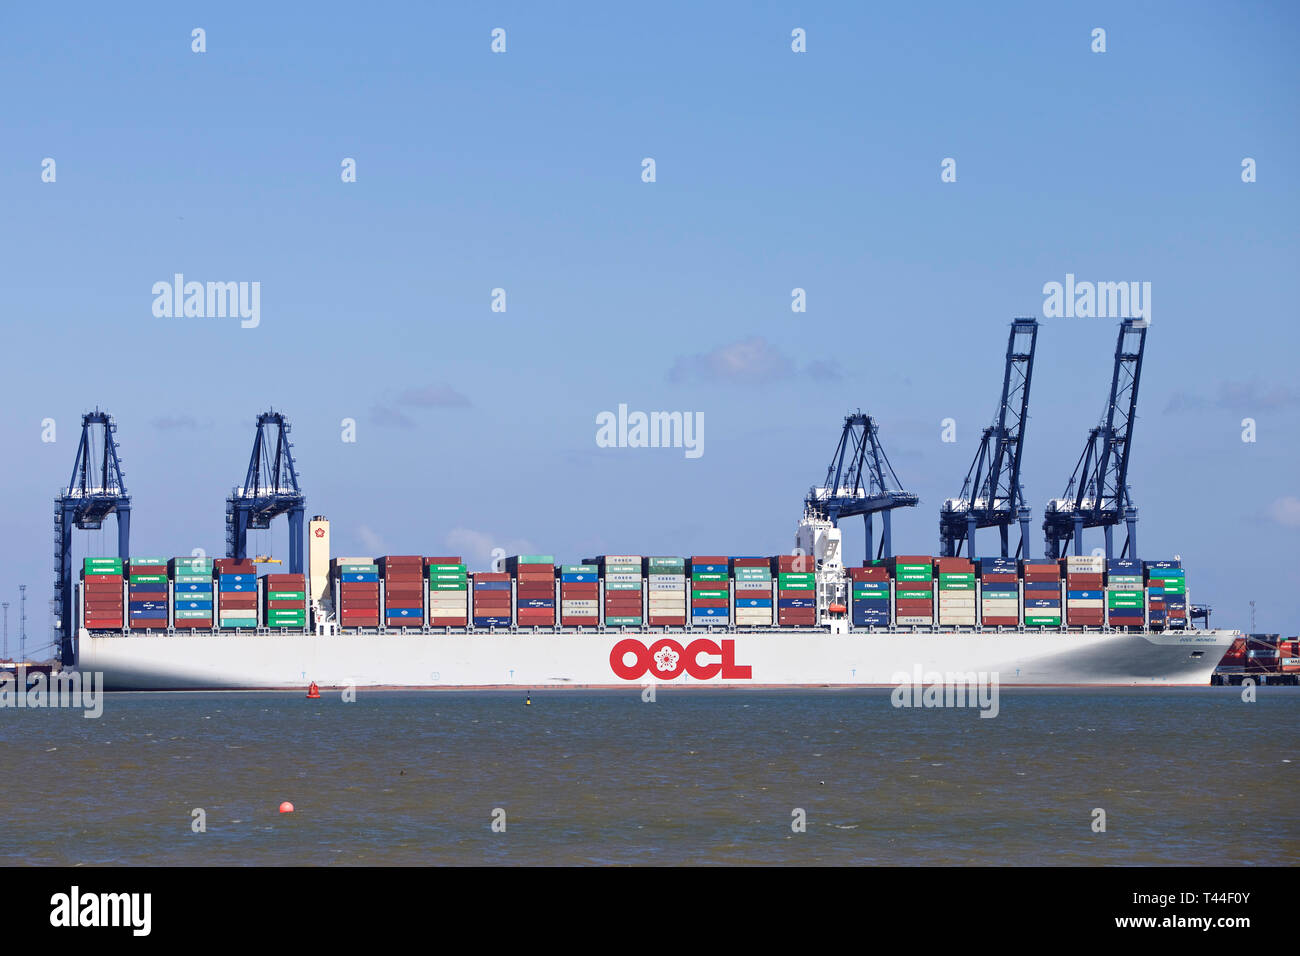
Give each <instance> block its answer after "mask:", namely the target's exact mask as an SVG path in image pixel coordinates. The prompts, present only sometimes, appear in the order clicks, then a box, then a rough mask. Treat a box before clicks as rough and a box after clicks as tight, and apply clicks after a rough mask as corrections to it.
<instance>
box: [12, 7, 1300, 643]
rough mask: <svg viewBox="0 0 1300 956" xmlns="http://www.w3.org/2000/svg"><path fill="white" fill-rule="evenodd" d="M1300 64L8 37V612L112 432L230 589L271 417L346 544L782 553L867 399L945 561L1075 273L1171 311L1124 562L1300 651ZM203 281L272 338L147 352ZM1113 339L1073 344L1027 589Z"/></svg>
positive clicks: (1212, 17) (871, 36) (1051, 39)
mask: <svg viewBox="0 0 1300 956" xmlns="http://www.w3.org/2000/svg"><path fill="white" fill-rule="evenodd" d="M195 27H202V28H204V29H205V30H206V40H207V52H205V53H202V54H196V53H193V52H192V51H191V30H192V29H193V28H195ZM495 27H502V28H504V29H505V30H506V31H507V33H506V36H507V52H506V53H505V54H493V53H492V52H491V51H490V49H489V45H490V40H491V38H490V32H491V30H492V29H493V28H495ZM795 27H801V28H803V29H804V30H806V31H807V47H808V51H807V52H806V53H804V54H795V53H793V52H792V51H791V49H790V33H791V30H792V29H794V28H795ZM1095 27H1102V28H1104V29H1105V30H1106V31H1107V51H1106V52H1105V53H1101V54H1099V53H1093V52H1091V49H1090V44H1091V31H1092V30H1093V28H1095ZM1298 27H1300V16H1298V15H1297V13H1296V8H1295V7H1294V6H1293V5H1290V4H1284V3H1279V4H1263V3H1251V4H1242V5H1234V6H1232V7H1228V6H1226V5H1216V4H1208V3H1206V4H1144V5H1142V6H1141V7H1140V8H1136V9H1134V8H1131V6H1130V5H1128V4H1087V5H1082V4H1080V5H1068V4H1030V3H1026V4H1003V5H997V6H996V7H995V8H992V9H988V8H985V7H975V6H965V5H963V6H960V7H956V6H954V7H945V6H944V5H938V6H935V5H926V6H924V7H917V8H914V9H892V8H874V7H873V8H868V6H867V5H859V4H847V3H843V4H817V5H797V4H789V5H787V4H725V5H721V4H711V5H707V6H706V7H704V8H700V7H699V6H698V5H693V4H656V5H654V7H653V8H646V7H640V6H638V7H627V8H626V9H623V10H614V9H610V8H608V7H607V6H606V5H598V4H589V5H565V6H563V7H553V8H549V9H538V8H537V5H531V4H519V5H501V4H486V5H465V6H464V7H462V8H460V9H446V8H443V7H438V8H434V7H432V6H426V5H415V4H412V5H398V4H382V3H381V4H370V5H365V6H362V7H356V6H354V5H351V4H348V5H341V4H329V3H326V4H320V5H317V6H316V7H315V8H314V9H313V10H311V11H310V12H303V11H293V12H289V11H276V10H272V11H268V10H265V9H263V8H262V7H261V6H260V5H254V4H191V5H186V6H185V7H184V8H180V7H176V6H175V5H171V4H161V3H156V4H134V5H130V6H129V7H127V8H118V7H115V8H112V9H110V8H104V7H99V6H91V5H87V7H86V8H85V9H84V10H82V11H80V12H79V13H78V14H77V16H75V17H64V16H56V15H55V14H53V13H51V12H49V11H47V10H43V9H41V8H39V7H32V6H31V5H26V6H20V5H6V6H5V7H4V8H3V10H0V80H3V82H4V88H5V89H7V90H9V91H11V95H10V96H8V97H6V101H5V103H4V105H3V107H0V190H2V192H3V197H4V206H3V208H4V218H5V228H4V229H3V230H0V263H3V265H0V269H3V273H2V275H3V284H2V286H0V287H2V288H3V289H4V296H5V303H4V304H5V320H4V322H5V333H4V339H5V343H6V346H7V348H6V358H7V361H6V363H5V369H4V379H3V381H4V384H3V390H4V402H3V406H0V440H3V442H4V447H5V448H6V449H8V451H9V455H8V456H7V460H8V465H9V467H7V468H6V469H5V470H4V473H3V476H2V477H0V490H2V491H3V497H2V499H0V500H3V502H4V508H3V512H2V513H0V540H2V541H3V546H2V547H0V592H3V594H4V595H6V596H8V597H7V599H9V600H10V601H11V602H13V603H15V605H16V601H17V586H18V584H19V583H23V582H25V583H28V584H29V585H30V590H29V593H30V594H31V595H32V596H33V599H34V600H33V602H32V603H31V605H30V616H31V618H32V622H33V623H32V626H31V627H30V628H29V630H30V631H31V633H33V634H43V630H44V629H43V627H42V624H43V615H42V614H41V613H40V612H41V611H43V610H44V608H43V605H42V602H43V601H44V599H45V598H46V597H47V596H48V594H49V591H50V588H51V580H52V575H51V572H50V563H51V544H50V538H51V509H52V499H53V496H54V494H55V492H56V490H57V488H58V487H59V485H60V484H61V483H64V482H66V481H67V478H68V473H69V471H70V470H71V466H72V460H73V455H74V450H75V441H76V437H77V431H78V428H79V415H80V414H81V413H82V412H83V411H85V410H87V409H89V408H91V407H94V406H95V405H97V404H98V405H99V406H101V407H104V408H107V409H108V410H110V411H111V412H112V413H113V414H114V415H115V416H116V418H117V421H118V423H119V432H118V438H119V440H120V443H121V447H122V453H123V457H124V460H125V465H126V470H127V481H128V485H129V487H130V490H131V493H132V495H133V499H134V516H133V532H134V534H133V549H132V550H134V551H135V552H137V553H151V554H153V553H163V554H183V553H188V552H189V551H190V549H191V548H194V547H203V548H205V549H206V550H207V551H208V552H209V553H214V554H218V553H221V551H222V548H223V544H224V540H223V533H224V528H223V509H224V498H225V495H226V494H227V492H228V491H229V488H230V486H231V485H233V484H235V483H236V482H237V481H239V480H240V479H241V477H242V475H243V471H244V469H245V467H246V463H247V456H248V449H249V446H250V443H251V440H252V422H253V419H254V417H255V415H256V414H257V413H258V412H259V411H261V410H264V409H265V408H267V407H269V406H272V405H273V406H274V407H275V408H277V409H282V410H284V411H285V412H286V413H287V414H288V415H289V416H290V418H291V419H292V421H293V423H294V430H293V436H292V437H293V439H294V441H295V443H296V445H295V452H296V455H297V458H298V463H299V470H300V472H301V475H302V482H303V486H304V489H305V490H306V493H307V496H308V514H309V515H310V514H315V513H324V514H326V515H328V516H329V517H330V518H331V519H332V521H333V523H334V540H335V551H336V553H342V554H347V553H354V554H367V553H372V554H380V553H412V552H423V553H426V554H431V553H441V552H447V551H454V552H459V553H465V554H467V555H468V556H470V557H471V560H472V561H478V560H479V559H480V558H479V556H480V555H481V554H482V553H484V552H485V550H486V549H488V548H490V547H493V546H499V547H504V548H505V549H507V550H508V551H514V550H516V549H529V550H536V551H544V552H547V553H554V554H556V555H557V556H558V557H559V558H560V559H561V560H565V561H568V560H574V559H577V558H580V557H584V556H588V555H591V554H595V553H601V552H611V553H623V552H638V553H664V554H691V553H733V554H745V553H774V552H777V551H785V550H788V548H789V547H790V546H791V544H792V543H793V541H792V538H793V530H794V525H795V522H796V521H797V519H798V516H799V512H800V505H801V501H802V497H803V495H804V493H805V492H806V490H807V488H808V486H809V485H811V484H813V483H814V482H818V481H820V480H821V478H822V476H823V475H824V472H825V469H826V466H827V464H828V463H829V460H830V457H831V453H832V451H833V448H834V445H835V442H836V440H837V438H838V433H839V428H840V423H841V421H842V416H843V415H844V414H845V413H846V412H849V411H853V410H856V409H857V408H862V409H863V410H864V411H868V412H869V413H870V414H872V415H874V416H876V417H877V418H878V419H879V420H880V422H881V424H882V429H883V431H882V438H883V441H884V444H885V447H886V449H887V450H888V452H889V454H890V455H891V457H892V459H893V462H894V466H895V468H896V470H897V472H898V474H899V476H900V478H902V480H903V481H904V482H905V483H906V485H907V486H908V487H909V488H910V489H911V490H913V491H915V492H916V493H917V494H919V495H920V496H921V499H922V500H921V504H920V506H919V507H917V508H916V509H914V510H913V511H911V512H909V513H900V514H899V515H898V516H897V520H896V521H895V542H896V547H897V549H899V550H902V551H905V552H913V553H933V552H935V551H936V550H937V548H938V543H937V512H938V508H939V505H940V503H941V502H942V500H943V498H945V497H947V496H950V495H953V494H955V493H956V492H957V491H958V490H959V488H960V484H961V479H962V477H963V476H964V475H965V472H966V469H967V467H968V465H969V462H970V459H971V457H972V455H973V454H974V450H975V442H976V441H977V439H978V437H979V432H980V429H981V428H982V427H983V426H984V425H985V424H987V422H988V420H989V419H990V418H991V416H992V413H993V410H994V404H995V401H996V397H997V390H998V388H999V386H1000V377H1001V361H1002V350H1003V347H1004V343H1005V338H1006V331H1007V323H1008V322H1009V321H1010V320H1011V318H1012V317H1013V316H1016V315H1038V316H1040V318H1041V315H1042V305H1043V294H1042V287H1043V285H1044V283H1046V282H1050V281H1062V280H1063V279H1064V277H1065V274H1066V273H1074V274H1075V275H1076V276H1078V277H1079V278H1080V279H1091V280H1094V281H1121V280H1123V281H1129V280H1136V281H1149V282H1150V283H1151V284H1152V289H1153V292H1152V328H1151V332H1150V335H1149V338H1148V347H1147V353H1148V355H1147V363H1146V368H1145V372H1144V377H1143V383H1142V394H1141V400H1140V406H1139V416H1140V417H1139V421H1138V424H1137V428H1136V434H1135V448H1134V453H1133V462H1132V469H1131V473H1130V479H1131V485H1132V489H1133V494H1134V498H1135V500H1136V502H1137V504H1138V506H1139V508H1140V514H1141V521H1140V543H1141V546H1142V549H1141V550H1142V556H1143V557H1148V558H1154V557H1167V556H1170V555H1173V554H1180V555H1181V556H1182V557H1183V559H1184V561H1185V562H1186V566H1187V568H1188V577H1189V590H1190V592H1191V595H1192V597H1193V599H1194V600H1196V601H1202V602H1209V603H1211V604H1213V605H1214V606H1215V607H1216V615H1215V621H1216V623H1222V624H1225V625H1232V626H1241V627H1245V626H1246V625H1247V624H1248V623H1249V621H1248V616H1247V615H1248V602H1249V601H1250V600H1252V599H1254V600H1256V601H1257V602H1258V607H1259V611H1258V614H1259V617H1258V627H1259V629H1260V630H1270V631H1286V632H1288V633H1294V632H1295V631H1296V630H1297V616H1298V612H1300V597H1297V595H1300V562H1298V561H1297V559H1296V558H1295V551H1296V544H1297V538H1298V536H1300V481H1298V480H1297V478H1296V475H1297V474H1298V473H1300V452H1298V450H1297V434H1300V386H1298V385H1297V383H1296V376H1295V373H1294V368H1295V362H1296V352H1297V349H1296V346H1297V344H1300V334H1298V333H1297V320H1298V319H1300V315H1297V305H1296V302H1297V298H1296V294H1295V288H1294V281H1295V275H1296V271H1297V270H1296V264H1297V259H1298V256H1297V252H1298V251H1300V250H1298V249H1297V245H1298V243H1297V238H1296V229H1295V223H1296V222H1297V219H1298V218H1300V217H1298V215H1297V213H1300V202H1298V201H1297V199H1298V196H1297V185H1296V181H1295V177H1294V175H1293V171H1292V169H1291V167H1292V166H1293V165H1294V159H1295V157H1296V156H1297V155H1300V142H1298V141H1297V140H1298V137H1297V132H1298V131H1297V117H1300V103H1297V90H1300V83H1298V82H1297V80H1300V76H1298V75H1297V73H1298V72H1300V70H1298V68H1297V58H1296V57H1295V55H1294V52H1295V50H1296V47H1297V30H1298ZM46 157H50V158H53V159H54V160H55V162H56V164H57V165H56V170H57V179H56V181H55V182H54V183H45V182H42V181H41V162H42V160H43V159H44V158H46ZM344 157H352V158H354V159H355V160H356V163H357V182H355V183H343V182H341V180H340V163H341V161H342V160H343V158H344ZM644 157H653V158H654V159H655V161H656V173H657V181H656V182H654V183H644V182H642V181H641V161H642V159H643V158H644ZM945 157H952V158H954V159H955V160H956V161H957V182H955V183H941V182H940V176H939V174H940V163H941V161H942V160H943V159H944V158H945ZM1244 157H1252V158H1254V159H1255V160H1256V162H1257V168H1258V181H1257V182H1255V183H1251V184H1245V183H1243V182H1242V181H1241V175H1240V173H1241V162H1242V159H1243V158H1244ZM177 272H180V273H184V274H185V276H186V277H187V279H193V280H199V281H209V280H210V281H257V282H260V283H261V324H260V325H259V326H258V327H257V328H255V329H241V328H240V326H239V322H238V320H234V319H228V318H226V319H221V318H203V319H200V318H156V317H154V315H153V314H152V308H151V307H152V303H153V296H152V293H151V288H152V286H153V284H154V283H155V282H158V281H160V280H161V281H169V280H170V279H171V277H172V275H173V274H174V273H177ZM795 287H800V288H803V289H805V290H806V291H807V302H808V309H807V312H806V313H802V314H796V313H793V312H792V311H791V309H790V296H791V290H792V289H793V288H795ZM494 288H504V289H505V290H506V296H507V311H506V312H504V313H499V312H492V311H491V309H490V304H491V290H492V289H494ZM1115 331H1116V330H1115V323H1114V322H1113V321H1111V320H1110V319H1044V320H1043V328H1042V330H1041V332H1040V337H1039V356H1038V363H1037V367H1036V371H1035V381H1034V393H1033V402H1032V407H1031V418H1030V422H1029V426H1028V435H1027V439H1026V451H1025V465H1024V474H1023V483H1024V485H1025V489H1026V492H1027V495H1028V498H1029V501H1030V504H1031V505H1032V506H1033V509H1034V528H1035V535H1034V540H1033V542H1032V548H1033V552H1034V554H1036V555H1041V554H1042V547H1043V545H1042V540H1041V533H1040V532H1039V531H1038V526H1039V523H1040V522H1041V514H1042V505H1043V503H1044V502H1045V501H1046V499H1047V498H1048V497H1051V496H1054V495H1057V494H1059V493H1061V491H1062V490H1063V489H1064V485H1065V482H1066V480H1067V478H1068V477H1069V474H1070V472H1071V470H1072V469H1073V467H1074V463H1075V461H1076V459H1077V457H1078V455H1079V452H1080V451H1081V449H1082V443H1083V440H1084V437H1085V435H1086V433H1087V430H1088V428H1089V427H1091V426H1092V425H1093V424H1095V423H1096V421H1097V419H1098V417H1099V415H1100V414H1101V411H1102V406H1103V402H1104V398H1105V391H1106V388H1107V385H1108V383H1109V375H1110V361H1111V352H1112V350H1113V346H1114V339H1115ZM619 403H627V404H628V405H629V406H630V407H631V408H632V409H642V410H647V411H651V410H681V411H690V412H702V413H703V414H704V418H705V423H706V424H705V446H704V448H705V452H704V454H703V456H702V457H700V458H698V459H688V458H686V456H685V455H684V454H683V452H682V450H680V449H609V448H599V447H597V445H596V443H595V433H596V426H595V417H596V415H597V414H598V413H600V412H601V411H605V410H615V409H617V407H618V405H619ZM946 417H952V418H955V419H956V421H957V423H958V430H957V437H958V441H957V442H956V443H955V444H944V443H942V442H941V441H940V430H941V427H940V422H941V420H942V419H944V418H946ZM1246 417H1251V418H1254V419H1255V421H1256V423H1257V426H1256V427H1257V441H1255V442H1253V443H1245V442H1243V441H1242V440H1241V432H1242V428H1241V420H1242V419H1243V418H1246ZM45 418H53V419H55V421H56V423H57V428H58V431H57V440H56V441H55V442H53V443H43V442H41V440H40V439H41V421H42V419H45ZM345 418H353V419H355V420H356V422H357V439H358V440H357V441H356V442H355V443H345V442H343V441H341V438H340V436H341V425H340V423H341V421H342V420H343V419H345ZM285 534H286V531H285V528H284V527H283V522H281V523H280V525H279V526H278V527H277V528H276V529H275V530H274V531H273V532H271V533H270V534H269V535H266V536H264V537H263V538H262V539H261V540H260V541H256V542H255V546H256V547H258V548H259V549H265V550H271V551H274V552H275V553H277V554H282V553H284V552H285V551H286V550H287V549H286V547H285ZM846 537H847V539H848V550H849V556H850V558H852V559H853V560H855V561H856V560H860V558H861V555H862V540H861V529H860V524H859V523H858V522H854V523H852V524H851V525H850V526H849V527H848V528H847V530H846ZM1099 540H1100V539H1099V537H1095V538H1092V539H1090V541H1089V543H1090V544H1092V543H1094V542H1099ZM113 543H114V536H113V532H112V530H111V528H110V530H109V531H108V532H107V533H105V534H104V535H102V536H100V535H83V536H80V537H79V538H78V540H77V545H76V547H77V555H78V558H79V557H80V556H81V554H83V553H107V552H109V551H111V550H112V547H113ZM989 546H990V545H987V544H986V547H989ZM15 620H16V607H15V608H11V612H10V621H11V635H12V634H13V633H15V632H16V625H15V623H14V622H15ZM11 643H12V641H11Z"/></svg>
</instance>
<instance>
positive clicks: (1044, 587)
mask: <svg viewBox="0 0 1300 956" xmlns="http://www.w3.org/2000/svg"><path fill="white" fill-rule="evenodd" d="M1023 568H1024V586H1025V624H1026V625H1028V626H1029V627H1060V626H1061V565H1060V563H1059V562H1057V561H1026V562H1025V563H1024V565H1023Z"/></svg>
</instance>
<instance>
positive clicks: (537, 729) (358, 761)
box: [0, 688, 1300, 865]
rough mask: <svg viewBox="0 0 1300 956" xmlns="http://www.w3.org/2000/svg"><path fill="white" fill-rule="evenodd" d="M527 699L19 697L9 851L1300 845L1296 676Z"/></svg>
mask: <svg viewBox="0 0 1300 956" xmlns="http://www.w3.org/2000/svg"><path fill="white" fill-rule="evenodd" d="M532 701H533V703H532V706H525V705H524V695H523V694H522V693H504V692H503V693H455V692H370V693H367V692H365V691H364V690H363V691H361V692H360V694H359V697H358V700H357V701H356V702H355V703H343V702H342V701H341V700H340V696H339V694H337V693H328V694H326V695H325V697H324V699H322V700H319V701H308V700H305V699H304V698H303V697H302V695H301V694H296V693H294V694H289V693H206V694H117V695H110V696H109V697H108V699H107V702H106V706H105V710H104V714H103V717H102V718H101V719H99V720H86V719H84V718H83V717H82V716H81V714H80V712H67V711H17V710H0V754H3V759H4V767H5V771H6V772H5V779H4V783H3V786H0V862H4V863H7V864H185V865H207V864H217V865H235V864H258V865H267V864H327V863H343V864H430V863H455V864H474V863H488V864H557V863H558V864H573V863H602V864H603V863H662V864H678V863H767V864H771V863H787V864H817V863H829V864H850V863H858V864H860V863H887V864H965V863H979V864H991V863H992V864H1046V863H1064V864H1099V863H1103V864H1172V863H1181V864H1204V863H1217V864H1264V863H1268V864H1294V863H1296V862H1300V796H1298V794H1300V787H1298V786H1297V784H1298V783H1300V779H1298V778H1297V774H1298V773H1300V753H1298V752H1297V751H1298V750H1300V748H1298V747H1297V745H1296V739H1297V735H1296V732H1295V727H1296V725H1297V718H1300V693H1297V692H1296V691H1294V690H1291V689H1284V688H1262V689H1261V690H1260V691H1259V700H1258V702H1256V703H1253V704H1245V703H1242V701H1241V697H1240V691H1238V690H1233V689H1228V688H1225V689H1205V690H1165V691H1160V692H1151V691H1142V692H1136V691H1032V690H1025V691H1012V692H1007V691H1004V692H1003V694H1002V700H1001V713H1000V714H999V716H998V717H996V718H995V719H980V718H979V717H978V716H977V713H976V712H975V711H972V710H899V709H895V708H893V707H892V706H890V702H889V694H888V692H887V691H879V690H877V691H853V692H699V691H692V692H682V691H678V692H673V691H672V690H671V689H669V690H663V689H661V690H660V692H659V694H658V700H657V701H656V702H654V703H643V702H642V700H641V698H640V696H639V693H636V692H621V693H620V692H603V693H602V692H591V693H585V692H575V691H560V692H536V693H533V694H532ZM282 800H290V801H292V802H293V803H294V804H295V805H296V807H297V812H296V813H294V814H292V815H281V814H279V813H278V812H277V807H278V806H279V804H280V802H281V801H282ZM200 807H201V808H203V809H204V811H205V812H206V823H207V832H205V833H197V834H196V833H193V832H191V820H192V816H191V812H192V810H193V809H194V808H200ZM1095 807H1101V808H1103V809H1104V810H1105V811H1106V814H1107V832H1105V833H1100V834H1098V833H1093V832H1092V830H1091V828H1090V824H1091V822H1092V811H1093V808H1095ZM496 808H501V809H503V810H504V811H505V822H506V830H505V832H493V830H492V826H491V824H492V819H493V813H494V810H495V809H496ZM796 808H799V809H802V810H803V811H805V812H806V816H807V829H806V832H803V833H795V832H793V831H792V829H791V823H792V820H793V819H794V817H793V816H792V812H793V811H794V810H795V809H796Z"/></svg>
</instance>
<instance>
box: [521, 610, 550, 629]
mask: <svg viewBox="0 0 1300 956" xmlns="http://www.w3.org/2000/svg"><path fill="white" fill-rule="evenodd" d="M517 619H518V621H519V623H520V624H524V625H532V624H553V623H555V615H554V614H552V613H551V612H550V610H549V609H546V608H522V609H520V611H519V614H518V615H517Z"/></svg>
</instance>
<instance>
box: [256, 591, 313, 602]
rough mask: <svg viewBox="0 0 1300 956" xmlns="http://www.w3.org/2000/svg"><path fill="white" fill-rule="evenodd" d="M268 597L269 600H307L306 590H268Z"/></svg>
mask: <svg viewBox="0 0 1300 956" xmlns="http://www.w3.org/2000/svg"><path fill="white" fill-rule="evenodd" d="M266 599H267V600H268V601H305V600H307V592H306V591H267V592H266Z"/></svg>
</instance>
